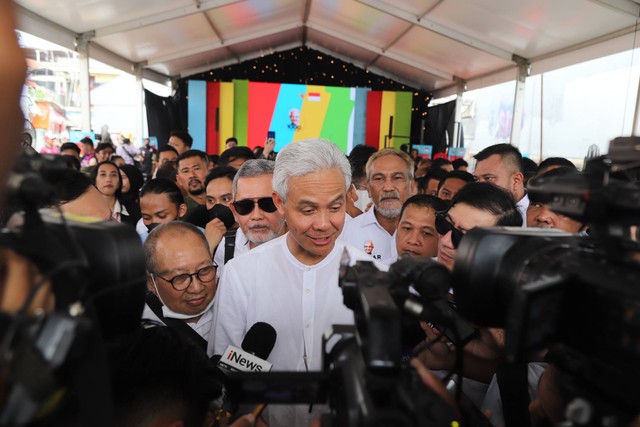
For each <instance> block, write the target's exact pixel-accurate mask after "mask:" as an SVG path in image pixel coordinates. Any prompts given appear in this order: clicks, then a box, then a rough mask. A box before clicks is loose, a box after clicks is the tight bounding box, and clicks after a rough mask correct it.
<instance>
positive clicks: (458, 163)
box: [451, 158, 469, 169]
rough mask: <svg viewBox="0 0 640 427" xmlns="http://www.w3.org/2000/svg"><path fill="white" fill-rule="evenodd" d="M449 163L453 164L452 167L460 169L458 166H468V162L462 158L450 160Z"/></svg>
mask: <svg viewBox="0 0 640 427" xmlns="http://www.w3.org/2000/svg"><path fill="white" fill-rule="evenodd" d="M451 164H452V165H453V168H454V169H460V168H463V167H464V168H468V167H469V163H467V161H466V160H465V159H463V158H459V159H455V160H453V161H452V162H451Z"/></svg>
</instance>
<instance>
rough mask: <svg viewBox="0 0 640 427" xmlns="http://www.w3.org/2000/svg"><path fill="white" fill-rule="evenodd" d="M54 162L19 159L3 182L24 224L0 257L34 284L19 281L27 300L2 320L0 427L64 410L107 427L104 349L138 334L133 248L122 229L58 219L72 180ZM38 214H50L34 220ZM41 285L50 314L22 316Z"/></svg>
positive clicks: (7, 234)
mask: <svg viewBox="0 0 640 427" xmlns="http://www.w3.org/2000/svg"><path fill="white" fill-rule="evenodd" d="M62 157H63V156H50V157H49V156H45V155H38V154H37V153H35V151H33V150H27V151H25V153H24V154H23V156H22V157H21V158H20V159H19V161H18V162H17V165H16V167H15V169H14V171H13V174H12V176H11V178H10V182H9V196H10V200H13V201H14V202H16V203H19V205H20V207H21V208H22V209H23V210H24V213H23V218H24V224H23V225H22V226H21V227H19V228H18V229H14V230H6V229H4V230H2V232H1V233H0V248H8V249H9V250H11V251H13V252H15V253H16V254H19V255H20V256H22V257H23V258H26V259H27V260H29V261H30V262H31V263H32V264H33V265H34V266H36V267H37V269H38V271H39V272H40V273H41V274H40V277H39V278H38V279H37V280H36V282H35V283H29V282H28V278H27V277H25V278H24V282H21V283H19V285H18V286H20V287H23V288H24V289H26V290H24V291H23V292H24V294H25V295H28V297H27V299H26V301H25V302H24V304H23V305H22V308H21V309H20V310H18V311H17V312H16V313H0V337H1V339H2V344H1V345H2V347H1V348H0V365H1V369H0V371H1V372H3V373H4V374H3V376H2V380H1V381H2V388H3V389H5V390H7V395H4V396H3V399H2V400H1V401H0V407H1V408H2V414H1V415H0V425H2V426H19V425H26V424H31V423H34V422H37V421H42V420H47V419H49V418H50V417H52V416H53V417H55V416H56V415H57V414H59V413H60V412H64V410H65V409H64V408H65V407H67V408H68V407H69V406H70V405H73V409H72V410H71V412H73V413H74V414H73V415H72V416H73V417H74V418H75V419H76V421H79V422H80V425H89V424H90V425H96V424H100V425H104V426H107V425H113V418H112V417H113V410H112V408H111V407H110V402H111V395H110V384H109V377H108V373H107V366H106V354H105V352H106V350H105V341H107V340H111V339H114V338H116V337H119V336H121V335H124V334H128V333H129V332H131V331H133V330H134V329H136V328H137V327H138V325H139V324H140V318H141V314H142V309H143V306H144V294H145V267H144V265H145V264H144V253H143V250H142V245H141V243H140V238H139V237H138V235H137V233H136V232H135V230H134V229H133V228H130V227H128V226H125V225H121V224H118V223H114V222H95V221H89V220H88V219H87V218H78V217H75V218H73V219H72V218H71V217H68V216H67V215H64V214H63V213H62V212H61V211H60V210H59V209H58V210H56V208H55V204H56V203H57V196H56V195H57V194H59V193H60V191H61V190H62V189H61V188H60V187H61V186H64V183H65V182H66V179H67V178H69V177H70V176H73V174H76V173H77V174H80V172H77V171H73V170H70V169H69V168H68V167H67V164H66V162H65V161H64V159H63V158H62ZM44 206H52V208H51V209H46V210H40V208H42V207H44ZM5 268H6V266H5ZM47 284H50V286H51V289H52V291H53V295H54V297H55V309H54V310H53V312H50V313H46V312H43V311H39V312H37V313H35V314H29V313H28V312H27V307H28V306H29V305H30V302H31V299H32V298H33V296H34V295H35V294H36V293H37V292H38V291H39V290H41V288H42V287H43V286H47ZM3 285H4V286H7V284H3ZM70 401H71V402H74V403H71V404H69V402H70ZM98 413H99V414H100V415H99V416H96V414H98Z"/></svg>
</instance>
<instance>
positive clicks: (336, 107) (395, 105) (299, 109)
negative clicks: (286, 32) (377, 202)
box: [188, 80, 412, 154]
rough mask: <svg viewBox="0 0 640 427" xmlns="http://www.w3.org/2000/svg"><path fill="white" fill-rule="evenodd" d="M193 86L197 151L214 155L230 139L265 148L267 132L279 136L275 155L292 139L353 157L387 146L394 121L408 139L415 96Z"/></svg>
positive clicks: (279, 86) (276, 86) (243, 83)
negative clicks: (358, 150)
mask: <svg viewBox="0 0 640 427" xmlns="http://www.w3.org/2000/svg"><path fill="white" fill-rule="evenodd" d="M188 88H189V98H188V108H189V133H190V134H191V136H193V139H194V144H193V148H194V149H199V150H206V151H207V153H209V154H216V153H221V152H222V151H224V142H225V140H226V139H227V138H229V137H231V136H235V137H236V138H238V141H239V143H240V145H246V146H248V147H250V148H252V149H253V148H254V147H256V146H264V142H265V140H266V139H267V133H268V132H275V139H276V151H280V150H281V149H282V148H283V147H284V146H285V145H286V144H288V143H290V142H292V141H298V140H301V139H307V138H326V139H328V140H330V141H332V142H334V143H335V144H336V145H338V147H340V148H341V149H342V150H343V151H344V152H345V153H349V152H350V151H351V148H352V147H353V146H355V145H358V144H365V143H366V144H367V145H371V146H374V147H376V148H383V147H384V144H385V135H387V134H388V133H389V118H390V117H393V129H392V135H398V136H409V134H410V130H411V108H412V93H411V92H386V91H384V92H381V91H371V90H370V89H368V88H349V87H333V86H313V85H301V84H287V83H260V82H250V81H247V80H234V81H233V82H230V83H225V82H205V81H199V80H190V81H189V85H188ZM404 142H406V139H401V138H398V139H397V140H395V139H392V140H391V142H390V143H389V142H387V145H393V146H396V147H399V146H400V145H401V144H403V143H404Z"/></svg>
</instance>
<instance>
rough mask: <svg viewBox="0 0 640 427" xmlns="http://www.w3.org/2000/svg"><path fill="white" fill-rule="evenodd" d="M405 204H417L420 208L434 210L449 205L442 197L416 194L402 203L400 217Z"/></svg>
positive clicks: (445, 207) (438, 210) (439, 210)
mask: <svg viewBox="0 0 640 427" xmlns="http://www.w3.org/2000/svg"><path fill="white" fill-rule="evenodd" d="M407 206H418V207H421V208H431V209H433V210H434V211H436V212H441V211H444V210H445V209H447V208H448V207H449V204H448V203H447V202H445V201H444V200H442V199H439V198H437V197H436V196H431V195H429V194H416V195H415V196H411V197H409V198H408V199H407V200H406V201H405V202H404V204H403V205H402V210H401V211H400V218H402V214H403V213H404V210H405V209H406V208H407Z"/></svg>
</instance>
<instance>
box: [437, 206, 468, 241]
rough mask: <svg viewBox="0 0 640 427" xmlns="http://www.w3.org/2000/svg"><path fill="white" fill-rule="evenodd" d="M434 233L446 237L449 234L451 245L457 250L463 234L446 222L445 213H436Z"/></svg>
mask: <svg viewBox="0 0 640 427" xmlns="http://www.w3.org/2000/svg"><path fill="white" fill-rule="evenodd" d="M436 231H437V232H438V234H439V235H440V236H444V235H446V234H447V233H448V232H451V244H453V247H454V248H456V249H458V245H459V244H460V241H461V240H462V238H463V237H464V233H463V232H462V230H460V229H459V228H456V227H454V226H453V224H451V223H450V222H449V221H448V220H447V212H437V213H436Z"/></svg>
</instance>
